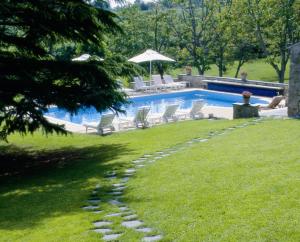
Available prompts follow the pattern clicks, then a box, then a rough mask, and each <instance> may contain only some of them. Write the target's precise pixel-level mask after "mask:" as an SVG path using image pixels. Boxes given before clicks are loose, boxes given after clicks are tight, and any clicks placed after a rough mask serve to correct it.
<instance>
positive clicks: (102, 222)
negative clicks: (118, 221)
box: [94, 221, 112, 227]
mask: <svg viewBox="0 0 300 242" xmlns="http://www.w3.org/2000/svg"><path fill="white" fill-rule="evenodd" d="M111 224H112V222H110V221H96V222H94V226H95V227H103V226H108V225H111Z"/></svg>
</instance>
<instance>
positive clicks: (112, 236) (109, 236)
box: [103, 234, 122, 241]
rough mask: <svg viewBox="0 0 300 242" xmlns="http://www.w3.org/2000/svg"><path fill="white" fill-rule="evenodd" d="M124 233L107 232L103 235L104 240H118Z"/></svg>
mask: <svg viewBox="0 0 300 242" xmlns="http://www.w3.org/2000/svg"><path fill="white" fill-rule="evenodd" d="M121 235H122V234H106V235H104V236H103V240H106V241H110V240H116V239H117V238H119V237H120V236H121Z"/></svg>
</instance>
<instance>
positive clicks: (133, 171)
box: [125, 168, 136, 173]
mask: <svg viewBox="0 0 300 242" xmlns="http://www.w3.org/2000/svg"><path fill="white" fill-rule="evenodd" d="M125 172H126V173H135V172H136V170H135V169H133V168H131V169H127V170H126V171H125Z"/></svg>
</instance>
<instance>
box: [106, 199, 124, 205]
mask: <svg viewBox="0 0 300 242" xmlns="http://www.w3.org/2000/svg"><path fill="white" fill-rule="evenodd" d="M108 203H110V204H111V205H117V206H118V205H123V203H122V202H120V201H118V200H109V201H108Z"/></svg>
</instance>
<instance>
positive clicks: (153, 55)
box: [128, 50, 175, 79]
mask: <svg viewBox="0 0 300 242" xmlns="http://www.w3.org/2000/svg"><path fill="white" fill-rule="evenodd" d="M128 61H130V62H134V63H142V62H148V61H149V62H150V79H151V74H152V61H170V62H174V61H175V60H173V59H171V58H169V57H167V56H164V55H162V54H160V53H158V52H156V51H154V50H146V51H145V52H144V53H142V54H140V55H137V56H134V57H132V58H130V59H129V60H128Z"/></svg>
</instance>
